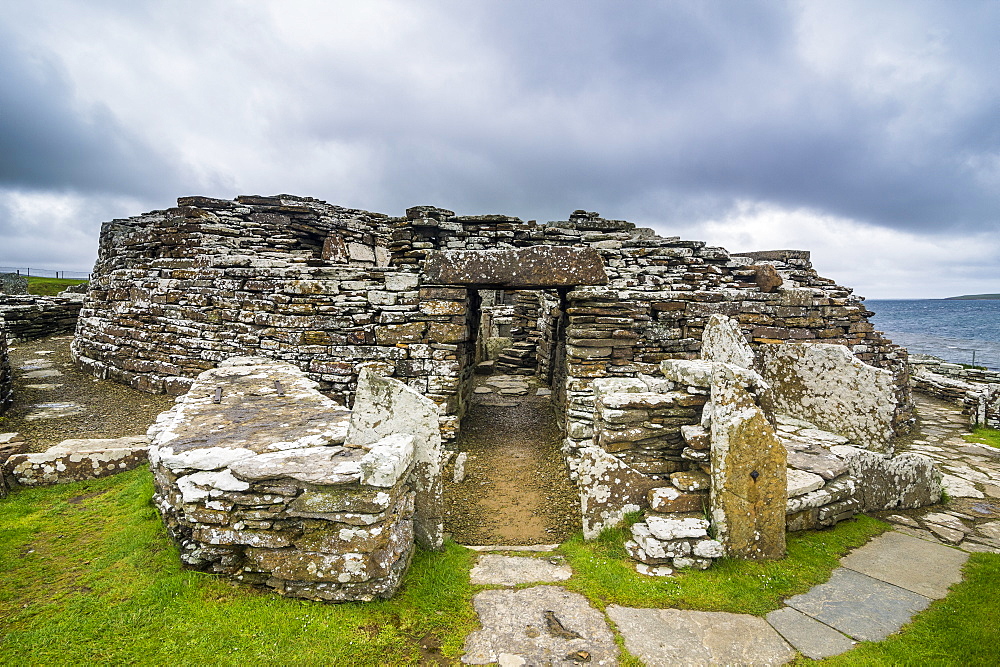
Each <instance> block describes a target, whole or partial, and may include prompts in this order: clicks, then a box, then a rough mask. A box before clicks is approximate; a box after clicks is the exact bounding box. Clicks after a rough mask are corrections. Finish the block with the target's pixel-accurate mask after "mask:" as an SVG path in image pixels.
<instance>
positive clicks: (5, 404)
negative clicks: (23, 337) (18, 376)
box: [0, 326, 14, 415]
mask: <svg viewBox="0 0 1000 667" xmlns="http://www.w3.org/2000/svg"><path fill="white" fill-rule="evenodd" d="M13 404H14V375H13V372H12V371H11V368H10V358H9V357H8V356H7V332H6V331H5V330H4V328H3V327H2V326H0V415H2V414H3V413H4V412H6V411H7V410H8V409H9V408H10V406H12V405H13Z"/></svg>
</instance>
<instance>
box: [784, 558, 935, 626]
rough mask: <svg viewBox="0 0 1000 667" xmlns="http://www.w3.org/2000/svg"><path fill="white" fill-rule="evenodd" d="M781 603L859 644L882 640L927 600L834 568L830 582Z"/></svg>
mask: <svg viewBox="0 0 1000 667" xmlns="http://www.w3.org/2000/svg"><path fill="white" fill-rule="evenodd" d="M785 603H786V604H787V605H788V606H789V607H792V608H794V609H797V610H799V611H800V612H802V613H804V614H808V615H809V616H812V617H813V618H815V619H816V620H819V621H822V622H823V623H825V624H826V625H829V626H830V627H832V628H835V629H837V630H839V631H841V632H843V633H844V634H846V635H849V636H851V637H853V638H855V639H859V640H862V641H872V642H877V641H882V640H883V639H885V638H886V637H888V636H889V635H890V634H892V633H893V632H896V631H897V630H898V629H899V628H900V627H901V626H903V625H905V624H906V623H907V622H909V620H910V618H912V617H913V615H914V614H915V613H917V612H919V611H923V610H924V609H926V608H927V606H928V605H929V604H930V599H929V598H927V597H925V596H923V595H918V594H916V593H912V592H910V591H908V590H905V589H903V588H900V587H898V586H893V585H892V584H887V583H885V582H884V581H879V580H878V579H873V578H871V577H869V576H866V575H863V574H860V573H858V572H855V571H854V570H849V569H847V568H838V569H836V570H834V571H833V575H832V576H831V577H830V581H828V582H827V583H825V584H820V585H819V586H815V587H814V588H813V589H812V590H810V591H809V592H808V593H803V594H801V595H796V596H794V597H791V598H789V599H788V600H786V601H785Z"/></svg>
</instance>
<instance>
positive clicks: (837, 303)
mask: <svg viewBox="0 0 1000 667" xmlns="http://www.w3.org/2000/svg"><path fill="white" fill-rule="evenodd" d="M536 247H541V248H544V247H549V248H562V247H566V248H576V249H587V250H588V251H589V252H593V253H596V255H595V256H596V257H597V258H598V260H599V262H600V263H601V264H602V265H603V270H604V272H606V276H607V281H608V283H607V285H604V286H599V285H591V286H578V287H575V288H574V287H573V286H572V285H570V286H568V287H566V288H559V289H558V290H555V289H551V290H550V292H546V293H545V294H553V295H554V296H552V297H549V296H544V297H543V301H542V302H538V300H537V298H536V303H541V304H542V305H541V306H540V307H539V311H540V312H539V313H538V314H536V318H537V319H538V320H543V319H544V320H545V321H544V322H542V324H541V325H540V328H539V329H538V334H535V335H537V337H538V340H539V341H540V342H542V343H543V344H544V348H543V349H542V350H541V351H539V350H537V349H536V350H534V356H535V364H536V369H537V368H538V366H541V367H542V368H543V370H544V371H545V373H546V375H547V376H551V377H553V378H555V379H556V383H557V385H558V386H556V387H553V390H554V392H555V394H556V395H557V396H564V397H565V404H564V405H565V408H566V410H565V413H564V414H565V417H566V427H567V430H572V431H573V432H574V433H576V434H578V435H579V434H581V433H584V432H585V431H586V430H587V428H592V424H591V423H590V422H592V414H593V407H594V405H593V392H592V391H591V387H590V384H591V382H592V381H593V380H594V379H596V378H601V377H636V376H638V375H639V374H643V373H646V374H650V373H653V372H655V370H656V368H657V366H658V364H659V362H660V361H662V360H663V359H669V358H694V357H696V356H697V355H698V352H699V349H700V346H701V334H702V331H703V329H704V326H705V323H706V321H707V318H708V317H709V316H710V315H712V314H714V313H721V314H728V315H731V316H733V317H735V318H736V319H737V320H738V321H739V323H740V327H741V330H742V331H743V332H744V334H745V335H746V337H747V340H748V341H750V342H751V343H752V344H755V345H757V344H760V343H763V342H772V341H780V340H821V341H823V342H830V343H841V344H844V345H846V346H848V347H849V348H850V349H851V350H852V352H853V353H854V354H855V355H856V356H857V357H858V358H860V359H861V360H863V361H865V362H866V363H869V364H871V365H874V366H877V367H882V368H887V369H889V370H892V371H893V372H894V374H897V375H898V376H900V377H902V376H903V375H905V351H903V350H902V349H901V348H898V347H897V346H895V345H893V344H892V343H891V341H888V340H886V339H885V338H883V337H882V336H881V335H880V334H879V333H878V332H875V331H874V330H873V328H872V326H871V324H870V323H869V322H868V319H867V318H868V316H869V315H870V313H869V312H868V311H867V310H866V309H865V307H864V305H863V302H862V300H861V299H859V298H857V297H854V296H852V295H851V292H850V290H849V289H847V288H844V287H841V286H838V285H836V284H835V283H834V282H833V281H830V280H828V279H825V278H822V277H820V276H818V275H817V274H816V272H815V271H813V269H812V267H811V265H810V264H809V260H808V253H803V252H798V251H781V252H778V253H765V254H763V255H761V256H760V257H748V256H731V255H730V254H729V253H728V252H726V251H725V250H724V249H721V248H714V247H710V246H708V245H707V244H705V243H703V242H699V241H684V240H681V239H678V238H676V237H668V238H661V237H659V236H657V235H656V234H655V233H653V231H652V230H649V229H637V228H635V226H634V225H632V224H631V223H628V222H625V221H620V220H606V219H602V218H600V217H599V216H598V215H597V214H594V213H588V212H585V211H577V212H574V213H573V214H572V215H571V216H570V218H569V220H565V221H554V222H549V223H546V224H538V223H536V222H535V221H528V222H524V221H521V220H519V219H517V218H513V217H510V216H502V215H488V216H456V215H455V214H454V213H453V212H451V211H447V210H444V209H439V208H434V207H426V206H423V207H414V208H411V209H409V210H408V211H407V212H406V216H405V217H399V218H389V217H387V216H384V215H380V214H376V213H369V212H365V211H358V210H353V209H345V208H341V207H337V206H332V205H330V204H326V203H324V202H319V201H317V200H313V199H309V198H301V197H292V196H287V195H279V196H276V197H239V198H237V199H236V200H234V201H227V200H215V199H206V198H199V197H188V198H182V199H179V200H178V206H177V207H176V208H174V209H169V210H166V211H154V212H152V213H148V214H145V215H142V216H138V217H135V218H131V219H128V220H116V221H113V222H110V223H106V224H105V225H104V227H103V229H102V235H101V246H100V253H99V258H98V262H97V265H96V266H95V271H94V275H93V279H92V281H91V283H90V291H89V292H88V294H87V300H86V303H85V305H84V308H83V310H82V311H81V317H80V321H79V325H78V328H77V336H76V340H75V342H74V345H73V350H74V354H75V356H76V358H77V360H78V362H79V363H80V364H81V365H82V366H83V367H84V368H87V369H89V370H90V371H91V372H93V373H95V374H97V375H99V376H102V377H106V378H111V379H114V380H117V381H119V382H123V383H126V384H129V385H131V386H133V387H135V388H137V389H141V390H144V391H150V392H169V393H183V392H184V391H186V390H187V388H188V387H189V386H190V384H191V381H192V378H194V377H195V376H197V374H198V373H200V372H202V371H204V370H206V369H209V368H212V367H213V366H215V365H216V364H217V363H218V362H219V361H220V360H222V359H224V358H226V357H228V356H232V355H235V354H255V355H263V356H267V357H270V358H274V359H278V360H282V361H287V362H290V363H293V364H295V365H297V366H298V367H299V368H301V369H302V370H303V371H304V372H306V373H307V375H308V376H309V377H310V378H312V379H314V380H316V381H318V382H320V383H321V389H322V390H323V391H325V392H327V393H328V394H329V395H331V396H333V397H335V398H337V399H338V400H341V401H343V402H346V403H350V401H351V400H353V399H352V396H353V392H354V390H355V387H356V384H357V376H358V372H359V370H360V368H361V367H364V366H371V367H373V368H374V369H376V370H377V371H378V372H379V373H382V374H384V375H387V376H391V377H395V378H397V379H400V380H402V381H404V382H405V383H406V384H408V385H409V386H411V387H412V388H414V389H415V390H417V391H418V392H421V393H424V394H425V395H427V396H429V397H431V398H432V399H433V400H434V401H435V402H436V403H438V405H439V406H440V407H441V410H442V433H443V434H444V435H445V436H446V437H450V436H451V435H453V434H454V432H455V429H456V428H457V425H458V420H459V419H460V417H461V415H462V414H463V411H464V405H465V395H466V391H467V388H468V382H467V380H468V378H469V377H470V375H471V372H472V367H473V365H474V361H475V359H476V357H475V349H474V348H475V338H476V329H477V328H478V326H479V316H478V314H479V313H478V299H479V296H478V290H479V289H511V288H515V289H517V288H519V287H520V288H527V287H531V286H526V285H520V286H519V285H517V284H514V285H512V284H496V283H490V284H479V285H473V284H460V285H455V284H431V283H430V281H429V279H428V277H427V275H426V272H425V268H426V265H427V262H428V260H429V259H434V260H435V261H437V262H438V264H439V265H440V264H441V262H440V261H439V260H440V257H439V256H438V255H435V253H441V252H444V251H452V250H458V249H460V250H463V251H483V252H485V253H487V254H485V255H484V257H483V262H482V263H484V264H486V265H488V264H489V263H490V262H489V258H490V257H491V255H490V254H489V253H492V252H494V251H496V250H505V249H516V248H525V249H530V248H536ZM473 259H474V258H473ZM522 268H527V269H532V270H534V271H535V274H533V275H534V277H535V278H546V277H550V276H551V275H552V274H555V275H556V277H557V278H558V274H559V272H560V271H563V270H564V269H563V268H562V267H560V266H558V265H551V266H544V265H542V266H535V267H511V269H510V270H511V272H513V273H518V272H519V271H520V270H521V269H522ZM587 270H590V269H587ZM527 275H529V277H531V275H532V274H527ZM508 277H509V276H508ZM503 280H504V276H499V277H498V278H496V281H497V282H499V283H502V282H503ZM522 280H523V279H522ZM558 284H565V283H558ZM534 287H539V286H538V285H534ZM557 298H558V303H557V304H555V305H553V302H554V301H555V299H557ZM545 318H548V319H545ZM547 337H549V338H547ZM551 337H554V338H556V340H555V345H553V344H552V343H553V340H552V338H551ZM528 354H529V355H530V354H531V352H530V351H529V353H528ZM902 386H903V387H904V388H903V389H901V392H903V393H901V395H900V396H899V397H898V413H899V415H900V417H899V419H898V420H897V421H898V422H899V423H904V422H905V420H906V417H907V414H908V413H907V411H908V410H909V409H910V408H909V396H908V394H905V392H906V391H908V390H907V389H906V388H905V387H907V386H908V385H905V384H903V385H902ZM585 422H586V423H585ZM574 424H576V426H574ZM589 437H590V436H589V435H585V436H583V437H577V436H575V435H571V436H570V437H569V438H568V440H567V447H568V450H569V452H568V453H570V454H572V452H573V451H576V450H578V449H579V447H581V446H584V445H585V444H587V440H588V438H589Z"/></svg>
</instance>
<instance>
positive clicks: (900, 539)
mask: <svg viewBox="0 0 1000 667" xmlns="http://www.w3.org/2000/svg"><path fill="white" fill-rule="evenodd" d="M968 558H969V554H967V553H963V552H961V551H959V550H958V549H952V548H950V547H946V546H944V545H943V544H937V543H935V542H928V541H927V540H921V539H919V538H917V537H913V536H912V535H904V534H903V533H899V532H896V531H889V532H887V533H883V534H881V535H879V536H878V537H876V538H875V539H873V540H872V541H871V542H869V543H868V544H866V545H865V546H863V547H861V548H860V549H855V550H854V551H853V552H851V553H850V554H848V555H847V556H844V557H843V558H841V559H840V564H841V565H843V566H844V567H846V568H850V569H852V570H854V571H855V572H860V573H861V574H866V575H868V576H869V577H872V578H874V579H878V580H880V581H884V582H887V583H890V584H893V585H896V586H899V587H900V588H905V589H906V590H908V591H912V592H914V593H918V594H920V595H923V596H925V597H929V598H932V599H935V600H937V599H940V598H943V597H944V596H946V595H947V594H948V587H949V586H951V585H952V584H957V583H958V582H960V581H961V580H962V566H963V565H965V561H966V560H967V559H968Z"/></svg>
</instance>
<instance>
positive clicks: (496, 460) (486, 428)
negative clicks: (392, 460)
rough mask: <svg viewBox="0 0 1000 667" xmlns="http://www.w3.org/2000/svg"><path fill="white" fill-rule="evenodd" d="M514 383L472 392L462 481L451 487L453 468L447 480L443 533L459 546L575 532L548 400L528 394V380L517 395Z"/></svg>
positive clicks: (575, 510) (576, 518)
mask: <svg viewBox="0 0 1000 667" xmlns="http://www.w3.org/2000/svg"><path fill="white" fill-rule="evenodd" d="M501 377H502V376H501ZM492 379H494V380H496V377H494V378H492ZM488 380H489V379H487V381H488ZM519 384H521V385H523V384H526V383H525V380H524V379H523V378H519V379H512V380H510V381H509V382H508V384H507V386H506V387H505V389H506V390H507V392H508V393H505V394H500V393H499V391H494V392H493V393H490V394H485V393H481V394H478V395H476V398H477V399H478V400H477V402H476V403H475V404H474V405H473V407H472V408H471V409H470V411H469V412H468V414H467V415H466V417H465V419H464V420H463V421H462V435H461V436H460V437H459V440H458V441H457V443H456V444H457V449H458V451H459V452H465V453H466V454H467V456H468V460H467V462H466V464H465V471H466V476H465V480H464V481H462V482H460V483H454V482H453V481H452V478H451V467H449V468H448V475H447V477H446V479H445V530H446V531H447V532H449V533H451V534H452V538H453V539H454V540H455V541H456V542H458V543H459V544H510V545H524V544H555V543H558V542H563V541H565V540H566V539H567V538H569V537H570V536H571V535H572V534H573V533H574V532H575V531H577V530H579V528H580V508H579V496H578V493H577V491H576V489H575V487H574V486H573V483H572V482H571V481H570V480H569V476H568V474H567V470H566V466H565V464H564V463H563V459H562V454H561V453H560V451H559V447H560V445H561V438H562V436H561V432H560V430H559V427H558V426H557V424H556V422H555V417H554V415H553V413H552V408H551V405H550V403H549V399H548V398H547V397H539V396H535V395H534V394H535V391H536V390H537V387H538V385H537V383H534V382H532V383H531V385H530V387H529V388H528V391H527V393H525V394H523V395H520V396H518V395H517V393H516V392H517V391H518V385H519ZM501 391H502V389H501Z"/></svg>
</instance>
